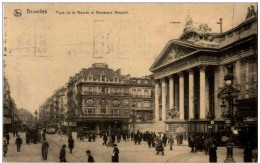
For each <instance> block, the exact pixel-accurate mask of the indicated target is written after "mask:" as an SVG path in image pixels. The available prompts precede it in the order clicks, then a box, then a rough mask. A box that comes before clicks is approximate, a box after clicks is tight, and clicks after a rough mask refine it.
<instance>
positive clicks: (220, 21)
mask: <svg viewBox="0 0 260 163" xmlns="http://www.w3.org/2000/svg"><path fill="white" fill-rule="evenodd" d="M217 24H219V25H220V34H221V33H222V18H220V19H219V22H217Z"/></svg>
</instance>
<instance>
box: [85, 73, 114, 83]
mask: <svg viewBox="0 0 260 163" xmlns="http://www.w3.org/2000/svg"><path fill="white" fill-rule="evenodd" d="M100 80H101V81H102V82H108V80H107V78H106V76H105V75H102V76H101V77H100ZM88 81H93V76H88ZM112 81H113V82H116V83H117V82H119V79H118V78H117V77H114V78H113V80H112ZM112 81H111V82H112Z"/></svg>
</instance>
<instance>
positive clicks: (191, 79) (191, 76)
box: [188, 69, 194, 119]
mask: <svg viewBox="0 0 260 163" xmlns="http://www.w3.org/2000/svg"><path fill="white" fill-rule="evenodd" d="M188 72H189V119H193V118H194V73H193V69H189V70H188Z"/></svg>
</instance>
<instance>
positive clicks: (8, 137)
mask: <svg viewBox="0 0 260 163" xmlns="http://www.w3.org/2000/svg"><path fill="white" fill-rule="evenodd" d="M5 138H6V141H7V144H9V140H10V135H9V132H6V133H5Z"/></svg>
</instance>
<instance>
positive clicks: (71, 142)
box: [68, 136, 74, 153]
mask: <svg viewBox="0 0 260 163" xmlns="http://www.w3.org/2000/svg"><path fill="white" fill-rule="evenodd" d="M68 143H69V149H70V153H72V149H73V148H74V140H73V138H72V136H69V139H68Z"/></svg>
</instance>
